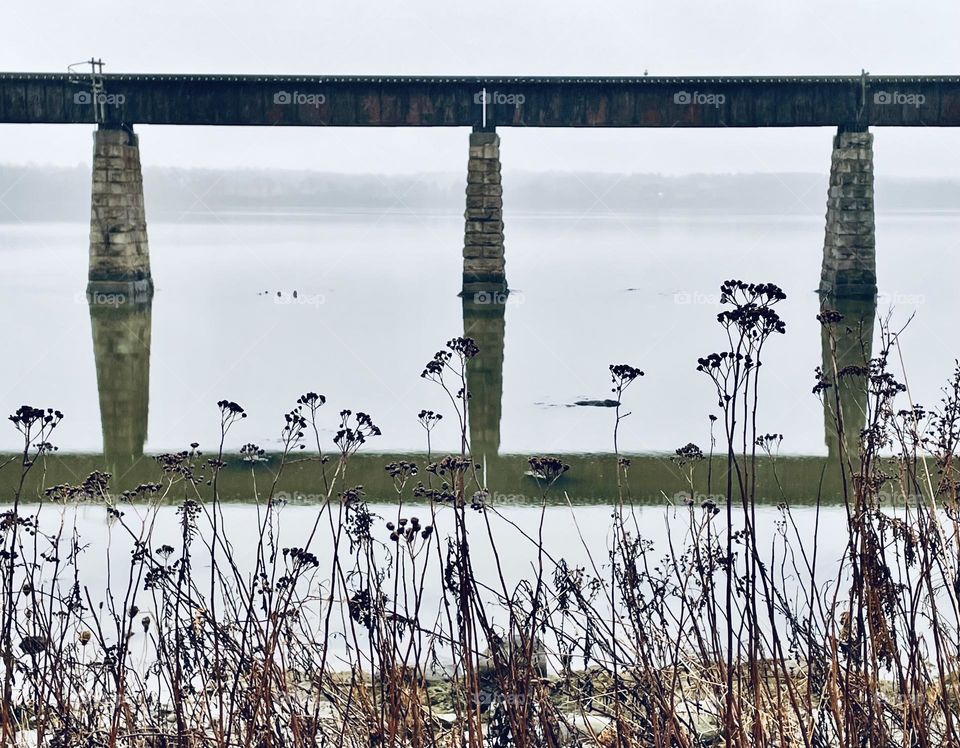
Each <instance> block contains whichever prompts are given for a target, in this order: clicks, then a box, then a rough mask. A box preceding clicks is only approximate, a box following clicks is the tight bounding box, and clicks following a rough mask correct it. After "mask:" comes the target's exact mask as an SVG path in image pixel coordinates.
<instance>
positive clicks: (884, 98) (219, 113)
mask: <svg viewBox="0 0 960 748" xmlns="http://www.w3.org/2000/svg"><path fill="white" fill-rule="evenodd" d="M102 82H103V88H102V91H100V92H99V105H97V101H95V99H97V98H98V97H97V95H95V94H94V93H93V92H92V86H91V80H90V76H89V75H80V74H61V73H0V122H8V123H14V122H15V123H54V124H68V123H86V124H94V123H96V122H97V121H102V122H106V123H108V124H121V123H126V124H166V125H247V126H314V127H323V126H328V127H471V126H472V127H480V126H483V125H484V124H485V125H486V126H487V127H822V126H845V127H853V128H863V127H868V126H893V127H957V126H960V76H877V77H874V76H867V77H861V76H800V77H797V76H760V77H716V76H714V77H709V76H703V77H653V76H642V77H587V78H580V77H464V76H429V77H428V76H406V77H399V76H306V75H300V76H296V75H294V76H285V75H167V74H164V75H160V74H138V75H133V74H111V75H104V76H102ZM97 110H100V113H99V115H98V114H97Z"/></svg>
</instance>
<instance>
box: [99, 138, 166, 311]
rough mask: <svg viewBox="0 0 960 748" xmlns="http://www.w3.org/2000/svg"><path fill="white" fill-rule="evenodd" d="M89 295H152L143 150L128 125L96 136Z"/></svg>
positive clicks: (127, 298)
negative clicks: (142, 171)
mask: <svg viewBox="0 0 960 748" xmlns="http://www.w3.org/2000/svg"><path fill="white" fill-rule="evenodd" d="M87 293H88V294H92V295H96V294H107V295H115V296H116V295H120V296H123V297H124V300H125V301H132V300H137V301H142V300H145V299H148V298H150V296H151V295H152V294H153V280H152V278H151V276H150V249H149V246H148V244H147V219H146V214H145V212H144V206H143V177H142V175H141V172H140V147H139V144H138V142H137V136H136V135H134V134H133V129H132V128H131V127H129V126H125V127H108V126H106V125H100V127H99V129H97V130H96V132H94V134H93V193H92V197H91V210H90V272H89V284H88V286H87Z"/></svg>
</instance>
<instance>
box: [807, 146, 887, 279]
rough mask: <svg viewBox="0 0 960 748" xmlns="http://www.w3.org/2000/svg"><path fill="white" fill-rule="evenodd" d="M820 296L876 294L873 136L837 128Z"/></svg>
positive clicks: (831, 169) (831, 168)
mask: <svg viewBox="0 0 960 748" xmlns="http://www.w3.org/2000/svg"><path fill="white" fill-rule="evenodd" d="M820 291H821V293H826V294H832V295H835V296H858V297H870V296H873V295H874V294H876V292H877V254H876V228H875V226H874V214H873V135H872V134H871V133H870V132H867V130H866V128H859V129H856V128H844V127H841V128H840V129H839V130H838V131H837V134H836V136H835V137H834V139H833V157H832V159H831V162H830V187H829V191H828V193H827V228H826V235H825V237H824V241H823V269H822V271H821V274H820Z"/></svg>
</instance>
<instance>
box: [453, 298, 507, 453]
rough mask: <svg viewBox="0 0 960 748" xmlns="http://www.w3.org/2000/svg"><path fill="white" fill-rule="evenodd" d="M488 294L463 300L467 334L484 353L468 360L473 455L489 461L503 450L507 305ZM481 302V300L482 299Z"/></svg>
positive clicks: (468, 410)
mask: <svg viewBox="0 0 960 748" xmlns="http://www.w3.org/2000/svg"><path fill="white" fill-rule="evenodd" d="M483 294H484V292H478V293H476V294H471V295H469V296H464V297H463V334H464V336H465V337H468V338H472V339H473V341H474V342H475V343H476V344H477V347H478V348H479V349H480V353H478V354H477V355H476V356H474V357H473V358H471V359H470V360H469V361H467V391H468V392H469V393H470V399H469V401H468V402H467V420H468V425H469V429H470V452H471V454H472V455H473V457H474V459H477V460H486V461H487V462H488V464H489V462H490V461H491V460H493V459H495V458H496V457H497V454H498V453H499V451H500V416H501V412H502V407H503V406H502V400H503V333H504V328H505V325H506V323H505V319H504V317H505V314H504V313H505V311H506V305H505V303H504V299H503V297H502V295H501V296H500V297H499V298H494V296H493V295H488V297H487V299H486V300H485V299H484V295H483ZM478 299H479V300H478Z"/></svg>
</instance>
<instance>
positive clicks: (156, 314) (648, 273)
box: [0, 214, 960, 455]
mask: <svg viewBox="0 0 960 748" xmlns="http://www.w3.org/2000/svg"><path fill="white" fill-rule="evenodd" d="M507 229H508V232H507V274H508V279H509V281H510V285H511V288H512V289H513V293H512V294H511V296H510V298H509V302H508V303H507V304H506V307H505V310H504V311H505V313H504V315H503V317H502V324H501V327H500V328H499V329H500V330H502V334H503V343H502V345H503V363H502V403H501V408H500V414H499V415H500V419H499V420H500V424H499V451H500V453H502V454H509V453H572V452H607V451H610V449H611V444H612V439H611V431H612V424H613V413H612V412H611V411H609V410H607V409H604V408H586V407H570V404H571V403H573V402H575V401H577V400H580V399H602V398H605V397H607V396H608V395H609V380H608V373H607V365H608V364H610V363H620V362H627V363H631V364H634V365H636V366H638V367H640V368H642V369H643V370H644V371H645V372H646V376H645V377H644V378H643V379H642V380H640V381H639V383H637V384H636V385H635V386H634V387H633V388H631V390H630V391H629V393H628V396H627V404H628V406H629V409H630V410H632V411H633V415H632V416H631V417H630V418H629V419H628V420H627V421H626V422H625V423H624V425H623V426H622V428H621V435H620V439H621V445H622V449H623V451H626V452H635V453H642V452H657V451H659V452H663V451H672V450H673V449H675V448H676V447H677V446H680V445H682V444H685V443H687V442H688V441H694V442H697V443H700V444H705V442H706V441H707V434H708V430H707V418H706V416H707V414H709V413H711V412H714V410H715V405H716V404H715V399H714V396H713V394H712V391H711V386H710V384H709V382H708V381H707V380H706V378H705V377H704V376H703V375H702V374H698V373H697V372H696V371H695V367H696V359H697V358H698V357H699V356H702V355H704V354H706V353H709V352H711V351H713V350H716V349H718V348H719V347H720V345H721V344H722V331H721V330H720V328H719V327H718V326H717V324H716V322H715V315H716V313H717V311H718V310H719V306H718V303H717V301H718V290H717V288H718V286H719V284H720V282H721V281H723V280H724V279H727V278H741V279H744V280H749V281H769V282H774V283H777V284H778V285H780V286H781V287H782V288H783V289H784V290H785V291H786V293H787V296H788V298H787V301H786V302H784V303H783V304H782V306H781V308H780V313H781V316H782V317H783V318H784V319H785V320H786V323H787V335H786V336H785V337H782V338H781V337H778V338H776V339H774V340H773V341H772V342H771V343H770V344H769V346H768V348H767V358H766V363H767V366H766V367H765V370H764V372H765V382H764V383H763V400H762V403H761V420H760V429H761V431H765V432H766V431H770V432H782V433H783V434H784V435H785V439H784V442H783V447H782V450H783V452H786V453H791V454H806V455H819V454H825V453H826V447H825V446H824V444H825V442H824V426H823V423H824V417H823V411H822V408H821V406H820V404H819V402H818V400H817V399H816V398H815V397H814V396H813V395H812V394H811V386H812V384H813V369H814V367H816V366H818V365H819V364H820V363H821V340H820V326H819V324H818V323H817V321H816V319H815V316H816V314H817V312H818V303H819V302H818V297H817V295H816V293H815V292H814V290H815V289H816V287H817V285H818V280H819V272H820V260H821V246H822V241H823V239H822V237H823V221H822V219H821V218H814V217H809V218H807V217H776V216H774V217H771V216H763V217H758V216H724V217H690V216H676V217H670V218H663V217H659V218H655V217H614V216H603V217H599V216H590V217H582V216H581V217H574V216H535V217H522V216H521V217H511V219H510V222H509V223H508V225H507ZM462 230H463V224H462V220H460V219H457V218H454V217H449V218H448V217H442V218H441V217H435V218H416V219H414V218H405V217H402V216H386V217H384V216H382V215H369V216H368V215H362V214H360V215H358V214H325V215H313V216H303V215H290V216H284V215H271V216H262V215H261V216H256V215H248V216H233V217H231V218H229V219H228V220H225V221H219V222H216V223H202V222H196V221H192V222H187V223H163V222H158V221H154V222H153V223H151V225H150V227H149V231H150V248H151V260H152V265H153V276H154V281H155V283H156V294H155V297H154V300H153V303H152V310H151V314H150V315H149V317H148V318H147V320H146V322H144V321H143V320H141V321H140V322H139V323H138V324H139V325H140V328H141V329H140V331H139V332H136V333H133V332H131V335H130V336H129V339H128V340H126V341H124V340H123V337H122V336H123V332H122V329H121V332H120V336H121V338H120V340H119V342H117V341H116V340H114V341H113V342H112V343H111V346H108V347H109V348H110V351H114V352H115V351H116V350H121V351H122V349H123V347H124V346H125V345H129V346H133V347H137V346H139V345H141V344H140V342H139V341H140V340H142V339H143V329H142V328H144V325H145V328H146V329H147V330H149V341H150V351H149V360H148V367H147V365H146V364H145V365H143V366H141V368H140V369H133V370H131V369H124V370H123V371H116V372H113V375H112V384H108V385H107V387H108V388H109V387H114V388H117V387H120V388H121V389H123V388H124V387H128V388H129V387H133V388H134V389H136V387H137V385H136V383H134V382H130V381H126V380H129V379H131V378H132V379H139V380H143V381H142V382H141V386H140V388H141V389H142V390H143V397H144V398H146V396H147V391H149V408H148V410H149V413H148V418H147V423H146V424H144V426H145V437H146V438H145V443H144V444H143V448H144V449H145V450H146V451H147V452H157V451H163V450H172V449H182V448H185V447H186V445H188V444H189V443H190V442H192V441H198V442H200V443H201V445H202V447H205V448H207V449H211V448H213V447H214V446H215V444H216V442H217V439H218V434H219V432H218V429H219V422H218V415H217V412H216V406H215V403H216V401H217V400H219V399H221V398H229V399H232V400H235V401H236V402H238V403H240V404H241V405H243V406H244V407H245V408H246V410H247V411H248V413H249V418H247V419H246V421H244V423H243V424H242V425H241V426H240V427H238V428H236V429H235V430H234V432H233V433H232V434H231V442H230V443H229V444H228V447H232V448H234V449H236V448H239V447H240V446H241V445H242V444H244V443H246V442H255V443H257V444H259V445H260V446H262V447H264V448H267V449H270V448H275V447H276V446H277V444H278V440H277V437H278V435H279V430H280V427H281V426H282V415H283V413H284V412H286V410H289V408H290V407H291V406H292V404H293V403H294V401H295V400H296V398H297V396H298V395H300V394H301V393H303V392H306V391H309V390H313V391H316V392H320V393H323V394H325V395H326V396H327V398H328V405H327V411H328V413H327V424H328V426H329V427H330V429H331V432H330V433H328V434H327V436H328V437H329V436H330V435H331V434H332V429H333V428H334V426H335V414H336V412H337V411H338V410H339V409H341V408H352V409H353V410H363V411H365V412H368V413H370V414H371V415H372V416H373V417H374V420H375V422H376V423H377V424H378V425H379V426H380V427H381V429H382V431H383V435H382V436H381V437H380V438H379V439H376V440H374V441H371V443H370V444H369V450H371V451H384V452H386V451H393V452H404V451H415V452H421V451H424V449H425V439H424V434H423V431H422V429H421V428H420V426H419V425H418V423H417V420H416V414H417V412H418V411H419V410H420V409H421V408H432V409H434V410H437V411H439V412H442V413H446V414H447V415H448V418H447V419H446V420H445V421H443V422H442V423H441V425H440V426H439V427H438V429H437V431H436V432H435V433H434V447H435V448H439V449H455V448H456V447H457V444H458V440H457V434H456V427H455V424H454V421H455V419H454V418H453V417H452V416H453V414H452V413H450V412H449V411H450V406H449V403H447V402H446V401H445V399H444V396H443V393H442V392H440V390H439V389H438V388H437V387H436V386H435V385H432V384H430V383H428V382H426V381H424V380H422V379H421V378H420V372H421V370H422V368H423V365H424V363H425V362H426V361H427V360H428V359H429V358H430V357H431V356H432V354H433V352H434V351H435V350H437V349H438V348H439V347H441V346H442V344H443V343H444V341H446V340H447V339H448V338H451V337H453V336H456V335H460V334H462V332H463V330H464V319H463V314H464V313H463V307H462V304H461V300H460V299H459V298H458V297H457V293H458V291H459V287H460V272H461V259H460V247H461V243H462ZM87 233H88V227H87V226H86V225H81V224H23V225H11V224H0V263H2V266H3V268H4V270H3V273H2V275H0V311H2V315H3V319H4V320H5V324H4V329H3V341H4V350H5V353H6V356H5V365H4V366H3V367H0V408H2V409H3V410H4V411H5V412H7V413H10V412H13V410H15V408H16V407H17V406H19V405H20V404H22V403H29V404H33V405H37V406H52V407H56V408H59V409H60V410H62V411H63V412H64V413H65V414H66V418H65V420H64V421H63V423H62V424H61V426H60V427H59V429H58V433H57V435H56V443H57V444H58V445H59V447H60V449H61V451H67V452H100V451H101V450H102V448H103V439H104V434H103V433H102V421H101V413H100V398H99V397H98V377H97V363H99V364H100V366H101V367H103V371H104V372H106V373H107V374H108V375H109V374H110V371H111V360H110V356H112V355H114V354H113V353H111V352H107V353H104V352H101V359H102V360H101V361H100V362H96V361H95V355H94V344H93V340H94V333H95V332H96V331H92V330H91V326H92V320H91V314H90V311H89V309H88V306H87V302H86V300H85V298H84V295H83V294H84V288H85V281H86V264H87V242H88V239H87ZM877 237H878V238H877V245H878V246H877V257H878V260H877V264H878V278H879V281H878V285H879V287H880V291H881V294H880V298H879V305H878V306H879V308H878V311H879V313H880V314H884V313H885V312H886V311H887V310H889V309H890V308H891V307H892V308H893V314H894V319H895V320H896V321H897V322H902V321H905V320H906V319H907V318H908V317H909V316H910V315H911V314H914V313H916V317H915V319H914V320H913V322H912V323H911V325H910V327H909V331H908V334H907V336H906V338H905V341H904V346H903V348H904V353H905V358H906V362H907V375H908V381H909V384H910V387H911V395H912V399H913V400H914V401H917V402H923V403H926V404H932V403H934V402H935V401H936V400H937V398H938V396H939V394H938V393H939V387H940V386H941V385H942V383H943V382H944V381H945V379H946V377H947V376H948V375H949V373H950V370H951V366H952V362H953V360H954V358H955V357H956V356H957V355H958V353H960V341H958V339H957V336H956V334H955V319H956V313H957V306H956V305H957V301H956V292H955V283H956V281H955V279H956V277H957V270H958V263H960V253H958V252H957V249H958V247H957V243H958V237H960V216H958V215H956V214H903V215H894V216H889V215H887V216H885V215H880V216H878V222H877ZM278 291H279V292H280V293H281V294H282V296H280V297H279V298H278V297H277V292H278ZM293 291H296V292H297V299H296V300H294V299H293V298H292V293H293ZM264 292H268V293H264ZM869 312H870V310H869V309H867V313H868V314H869ZM468 322H469V320H468ZM122 327H123V326H121V328H122ZM127 327H128V328H129V326H127ZM875 333H876V334H878V333H879V328H877V329H875ZM113 334H114V335H116V334H117V333H116V330H114V333H113ZM118 346H119V348H118ZM121 368H122V367H121ZM147 368H148V369H149V388H148V389H147V386H146V371H147ZM494 389H496V388H494ZM101 395H104V396H105V402H104V407H105V408H107V409H109V408H110V407H111V406H110V398H111V397H112V395H111V393H110V392H109V391H105V392H101ZM493 396H494V397H495V393H494V395H493ZM124 417H125V416H124V414H123V413H120V414H116V413H115V414H114V415H113V416H112V418H114V419H116V418H120V419H122V418H124ZM142 430H143V429H142ZM17 436H18V435H17V434H16V433H15V432H14V430H13V429H12V428H4V429H2V430H0V451H7V450H13V449H16V448H17V446H18V439H17Z"/></svg>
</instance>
